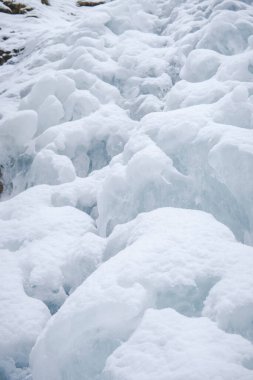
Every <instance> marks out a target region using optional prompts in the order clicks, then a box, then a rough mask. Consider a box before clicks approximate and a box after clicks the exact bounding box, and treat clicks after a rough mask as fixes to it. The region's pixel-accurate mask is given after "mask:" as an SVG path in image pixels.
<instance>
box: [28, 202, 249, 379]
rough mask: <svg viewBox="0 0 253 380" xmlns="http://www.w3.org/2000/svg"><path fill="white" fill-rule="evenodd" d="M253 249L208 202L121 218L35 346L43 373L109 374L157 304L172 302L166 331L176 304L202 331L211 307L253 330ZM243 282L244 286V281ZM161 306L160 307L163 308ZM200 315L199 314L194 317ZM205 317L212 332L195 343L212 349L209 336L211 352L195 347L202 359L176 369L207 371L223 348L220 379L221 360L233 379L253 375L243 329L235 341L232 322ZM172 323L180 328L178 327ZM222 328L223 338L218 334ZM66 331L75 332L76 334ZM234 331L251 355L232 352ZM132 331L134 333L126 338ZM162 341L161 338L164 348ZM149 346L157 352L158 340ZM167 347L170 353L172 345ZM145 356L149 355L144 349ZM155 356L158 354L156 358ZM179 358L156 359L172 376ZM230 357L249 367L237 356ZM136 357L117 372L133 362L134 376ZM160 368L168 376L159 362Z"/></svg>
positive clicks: (37, 370)
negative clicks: (207, 209)
mask: <svg viewBox="0 0 253 380" xmlns="http://www.w3.org/2000/svg"><path fill="white" fill-rule="evenodd" d="M182 236H183V237H184V239H182ZM252 252H253V251H252V248H250V247H247V246H243V245H241V244H240V243H237V242H236V241H235V239H234V238H233V235H232V234H231V232H230V231H229V230H228V229H227V228H226V227H225V226H223V225H222V224H219V223H218V222H217V221H215V219H214V218H213V217H211V216H210V215H208V214H205V213H203V212H201V211H192V210H182V209H173V208H162V209H157V210H154V211H152V212H149V213H144V214H140V215H139V216H138V217H137V218H136V219H135V220H133V221H131V222H129V223H127V224H124V225H119V226H117V227H116V228H115V230H114V231H113V233H112V234H111V235H110V237H109V239H108V243H107V246H106V249H105V254H104V259H105V260H106V262H105V263H104V264H103V265H101V266H100V267H99V268H98V269H97V270H96V271H95V272H93V274H92V275H91V276H90V277H89V278H88V279H87V280H86V281H85V282H84V283H83V284H82V285H81V286H80V287H79V288H78V289H77V290H76V291H75V292H74V293H73V294H72V295H71V297H70V298H69V299H68V300H67V301H66V302H65V304H64V305H63V306H62V308H61V309H60V310H59V311H58V313H57V314H56V315H55V316H54V318H53V319H52V320H51V321H50V323H49V324H48V325H47V328H46V329H45V330H44V332H43V334H42V335H41V337H40V339H39V340H38V342H37V344H36V345H35V347H34V349H33V351H32V356H31V364H32V368H33V375H34V377H35V379H37V378H38V379H42V380H44V379H55V380H58V379H61V377H63V378H64V377H66V378H68V376H72V378H74V379H78V378H79V377H80V376H82V378H83V379H90V378H96V377H99V378H103V376H104V374H103V368H105V371H106V368H107V363H111V361H112V363H113V358H114V355H117V352H118V351H115V349H116V348H117V347H118V346H120V348H119V350H121V351H122V352H123V354H122V355H123V356H124V355H127V348H126V347H127V346H128V344H131V339H134V336H135V334H137V336H138V331H139V329H141V325H142V323H145V322H144V321H145V315H146V313H148V311H147V310H148V309H150V308H155V309H157V310H162V311H163V313H161V320H162V321H164V322H163V323H164V330H163V326H160V325H159V336H161V337H164V336H166V334H167V329H168V328H169V327H168V326H170V324H171V323H173V320H174V319H175V320H176V321H177V318H176V317H175V318H173V316H175V315H176V313H175V312H173V311H171V310H170V309H167V308H173V309H175V310H177V311H178V312H179V313H181V314H183V315H185V316H186V317H185V319H186V321H185V324H184V320H185V319H183V317H182V316H181V317H178V318H179V321H181V322H179V323H182V325H184V327H183V329H185V330H188V329H189V328H190V327H188V324H189V326H191V325H192V324H193V331H194V329H195V327H194V325H197V324H198V322H197V320H198V319H197V318H196V317H201V316H202V315H204V316H206V317H208V318H210V319H212V320H214V321H215V322H217V325H218V326H219V327H221V328H222V329H224V330H225V331H227V332H229V333H241V334H243V335H244V336H246V337H250V336H251V334H252V324H251V321H252V315H251V317H250V316H249V310H250V309H251V307H252V306H250V305H252V302H253V298H252V294H251V295H250V293H249V291H248V289H250V288H251V287H252V271H251V268H252V261H253V256H252ZM112 256H113V257H112ZM242 265H243V267H242ZM240 273H244V277H243V278H244V281H243V282H238V276H240ZM235 282H236V283H237V292H235V291H234V284H235ZM225 305H226V307H225ZM245 307H246V308H249V310H248V312H247V315H248V317H249V318H247V321H246V320H245V321H244V320H243V318H241V316H240V310H242V309H243V308H245ZM164 310H165V311H167V313H168V318H167V319H166V317H165V318H162V316H163V314H164V313H165V311H164ZM215 311H216V312H215ZM157 313H158V315H159V311H157ZM170 313H171V314H170ZM173 313H175V314H173ZM238 313H239V314H238ZM143 315H144V317H143ZM154 315H155V314H154ZM244 315H245V316H246V313H245V314H244ZM192 317H195V318H194V319H193V320H192ZM143 318H144V321H143ZM159 318H160V317H158V322H157V323H158V324H159ZM180 318H181V320H180ZM188 320H189V322H188ZM200 320H201V321H202V318H201V319H200ZM141 321H142V322H141ZM165 321H166V322H167V323H166V322H165ZM139 323H141V325H140V326H139ZM153 323H154V324H156V322H153ZM202 323H203V324H204V326H203V328H202V327H200V331H202V329H203V334H204V336H205V334H206V335H207V337H205V338H204V342H203V341H202V339H203V338H202V337H201V335H202V333H201V332H200V331H198V333H197V334H196V336H195V339H196V343H195V344H196V350H197V351H198V350H199V351H202V349H201V345H202V344H203V345H204V347H205V349H207V353H206V358H205V357H204V358H203V359H202V358H201V357H200V358H199V355H198V353H197V352H195V350H194V349H192V348H191V349H192V353H191V355H193V358H194V362H195V363H196V364H195V365H196V368H195V367H194V365H193V364H192V363H191V361H189V367H188V369H187V368H185V371H188V372H186V373H185V372H184V369H182V372H180V371H179V370H178V372H177V373H176V374H175V377H174V378H183V376H187V375H189V373H190V371H192V374H193V375H194V376H196V377H197V376H199V378H201V373H202V376H203V368H205V367H206V361H208V362H210V361H212V360H213V359H212V355H214V356H216V355H217V352H216V350H220V352H221V353H224V354H222V356H221V357H220V354H218V358H219V360H221V364H217V365H218V366H217V368H216V369H215V368H214V369H213V372H210V375H209V376H210V377H209V378H210V379H215V376H217V375H218V374H219V368H220V367H223V370H224V377H223V378H224V379H226V378H228V379H229V376H232V374H233V376H235V377H234V378H236V376H237V378H238V377H239V378H244V377H245V378H250V376H251V375H252V373H251V372H250V370H249V371H246V369H245V366H244V359H245V360H246V358H247V359H248V360H249V362H250V361H252V354H253V351H252V346H251V344H250V343H249V342H247V341H246V340H243V338H241V337H237V336H235V338H234V335H231V334H227V335H226V338H227V339H228V343H225V342H226V340H225V341H224V338H223V336H224V335H225V333H224V332H222V331H221V330H219V329H218V328H217V326H215V325H214V324H213V323H211V322H210V321H209V320H207V319H206V320H204V319H203V322H200V326H201V324H202ZM144 329H145V328H144ZM156 329H158V327H157V328H156ZM171 329H172V331H174V333H175V328H172V327H171ZM179 329H180V328H179ZM193 331H192V330H190V332H189V335H190V336H194V335H195V334H194V332H193ZM132 334H133V335H132ZM147 334H148V332H147ZM152 334H154V335H156V330H155V331H153V330H151V332H150V333H149V334H148V336H147V339H146V340H144V342H145V343H146V344H147V346H149V340H150V339H151V340H152ZM182 334H183V333H182ZM198 334H200V336H198ZM216 334H217V340H216V338H214V336H216ZM66 335H67V336H68V337H69V339H68V341H67V342H66V341H65V336H66ZM150 335H151V337H150ZM176 335H177V338H175V339H179V340H180V337H179V336H178V334H176ZM130 336H131V337H132V338H129V337H130ZM129 339H130V340H129ZM185 339H186V340H185V342H184V345H183V346H182V345H181V346H180V348H179V349H180V350H182V352H184V350H186V352H185V355H187V350H189V341H188V343H187V339H190V342H191V344H194V341H192V339H191V338H185ZM205 339H206V341H205ZM229 339H232V340H233V339H235V340H236V339H238V342H240V343H239V344H242V346H244V344H245V348H246V347H247V349H246V352H245V357H244V359H242V360H241V364H239V363H240V362H238V361H237V360H238V359H236V360H235V359H233V358H234V355H235V357H236V358H237V357H238V354H239V353H238V352H236V353H231V355H232V356H231V359H228V357H229V356H230V355H228V357H227V356H226V355H227V354H228V353H227V348H226V344H228V345H229V346H230V344H231V343H230V342H229ZM199 340H200V342H199ZM124 341H126V342H127V343H126V344H125V346H124V345H122V346H121V343H122V342H124ZM217 341H219V342H220V343H217ZM56 342H58V343H59V342H60V346H62V345H63V346H64V348H63V349H62V350H61V349H59V346H58V345H57V344H56ZM128 342H129V343H128ZM170 343H171V344H172V346H173V347H174V344H175V345H177V344H178V343H174V342H173V340H172V342H171V340H170V339H168V345H170ZM150 344H151V343H150ZM209 344H210V346H211V347H209ZM216 344H217V346H216ZM187 345H188V348H187ZM214 346H215V348H214ZM236 346H237V344H236ZM155 347H156V346H155V344H154V349H155ZM125 348H126V352H125V350H124V349H125ZM238 348H239V347H238ZM164 350H166V348H165V347H164ZM213 350H214V353H212V351H213ZM141 352H142V350H141ZM78 353H81V354H78ZM132 354H133V355H134V352H132ZM79 355H80V356H79ZM111 355H112V356H111ZM149 355H151V356H153V351H152V348H150V353H149ZM164 355H168V357H169V356H170V355H169V353H168V352H167V351H165V353H164ZM239 355H240V354H239ZM116 357H117V356H116ZM76 360H77V364H76ZM135 360H136V363H139V361H138V356H137V357H136V359H135ZM146 360H147V359H146ZM153 360H154V362H155V358H154V359H153ZM176 360H179V358H178V357H177V356H176V359H175V360H174V359H171V361H170V363H171V364H166V363H165V364H163V366H164V367H160V365H158V366H157V367H156V363H154V362H153V363H154V364H153V366H154V368H156V370H157V371H161V374H162V375H163V376H165V374H166V376H167V374H168V372H167V370H168V368H167V366H168V365H171V366H173V367H174V366H175V367H177V366H178V364H177V361H176ZM202 360H203V362H202ZM227 360H228V361H232V363H234V364H237V365H238V366H239V367H238V368H234V366H233V365H231V366H230V365H229V364H228V365H227V364H226V361H227ZM148 361H149V360H148ZM87 363H89V364H87ZM127 363H129V360H128V359H126V364H124V363H122V364H117V363H116V364H114V365H113V364H112V366H113V367H112V369H111V371H112V373H114V371H115V373H116V374H115V375H113V374H112V375H109V376H108V378H110V376H112V378H121V375H120V374H118V372H117V371H118V367H119V368H122V367H123V368H125V367H126V366H128V365H130V368H129V370H128V369H126V371H127V373H128V375H127V376H129V377H124V375H122V378H124V379H125V378H130V379H131V378H133V375H136V372H135V367H134V365H133V366H132V361H131V360H130V364H127ZM143 364H144V363H143ZM136 365H138V364H136ZM151 365H152V363H151ZM185 365H186V366H187V363H185ZM198 367H200V368H201V367H202V369H201V370H200V369H198ZM137 368H143V369H142V370H143V371H144V374H143V375H140V378H146V375H147V374H148V375H147V376H151V377H150V378H152V375H151V374H150V372H149V369H148V367H147V368H146V367H145V365H141V364H140V363H139V366H138V367H137ZM158 368H159V370H158ZM145 370H147V372H145ZM196 371H197V372H196ZM198 371H200V374H198ZM145 374H146V375H145ZM193 375H192V376H193ZM114 376H115V377H114ZM157 376H158V378H159V372H158V374H157ZM176 376H177V377H176ZM105 378H106V377H105ZM161 378H162V377H161ZM192 378H193V377H192ZM197 378H198V377H197Z"/></svg>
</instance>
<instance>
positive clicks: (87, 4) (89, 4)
mask: <svg viewBox="0 0 253 380" xmlns="http://www.w3.org/2000/svg"><path fill="white" fill-rule="evenodd" d="M104 3H105V2H104V1H99V2H94V1H77V3H76V5H77V6H78V7H95V6H96V5H101V4H104Z"/></svg>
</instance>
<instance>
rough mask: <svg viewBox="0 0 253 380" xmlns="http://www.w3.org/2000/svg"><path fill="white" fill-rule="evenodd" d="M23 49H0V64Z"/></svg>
mask: <svg viewBox="0 0 253 380" xmlns="http://www.w3.org/2000/svg"><path fill="white" fill-rule="evenodd" d="M23 50H24V48H21V49H13V50H6V51H5V50H1V49H0V66H1V65H3V64H4V63H6V62H7V61H9V59H11V58H13V57H15V56H17V55H18V54H19V53H21V52H22V51H23ZM0 178H1V177H0Z"/></svg>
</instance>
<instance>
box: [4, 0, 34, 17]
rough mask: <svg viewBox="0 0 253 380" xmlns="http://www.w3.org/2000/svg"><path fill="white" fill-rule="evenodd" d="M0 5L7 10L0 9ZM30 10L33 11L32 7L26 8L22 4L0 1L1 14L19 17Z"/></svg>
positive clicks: (9, 0) (5, 0) (7, 0)
mask: <svg viewBox="0 0 253 380" xmlns="http://www.w3.org/2000/svg"><path fill="white" fill-rule="evenodd" d="M1 3H2V4H3V5H5V6H6V7H8V8H7V9H6V8H3V7H1ZM32 10H33V8H32V7H28V6H27V5H25V4H22V3H16V2H14V1H11V0H0V12H3V13H10V14H14V15H20V14H25V13H27V12H30V11H32Z"/></svg>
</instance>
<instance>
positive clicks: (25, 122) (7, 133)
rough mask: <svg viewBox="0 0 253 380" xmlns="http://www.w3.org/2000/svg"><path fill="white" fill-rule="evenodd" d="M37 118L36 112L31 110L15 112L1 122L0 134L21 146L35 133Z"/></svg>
mask: <svg viewBox="0 0 253 380" xmlns="http://www.w3.org/2000/svg"><path fill="white" fill-rule="evenodd" d="M37 119H38V117H37V113H36V112H34V111H32V110H29V111H20V112H17V113H16V114H14V115H13V116H12V117H11V118H8V119H6V120H3V121H2V122H1V124H0V135H1V137H2V138H5V139H8V140H11V142H12V143H14V144H15V145H17V146H23V145H25V144H27V143H28V142H29V141H30V140H31V139H32V138H33V136H34V135H35V133H36V131H37Z"/></svg>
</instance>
